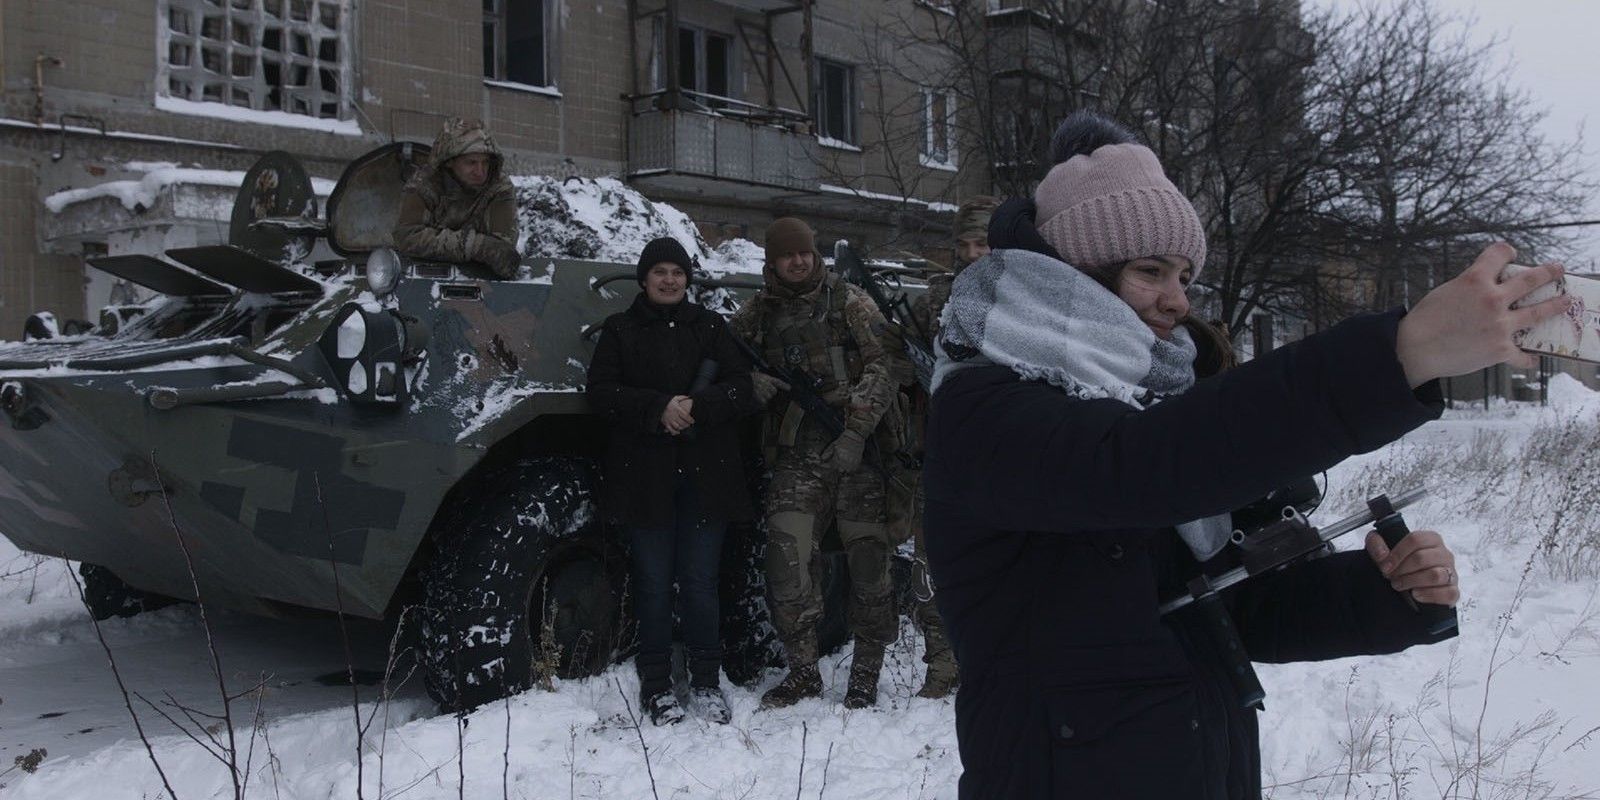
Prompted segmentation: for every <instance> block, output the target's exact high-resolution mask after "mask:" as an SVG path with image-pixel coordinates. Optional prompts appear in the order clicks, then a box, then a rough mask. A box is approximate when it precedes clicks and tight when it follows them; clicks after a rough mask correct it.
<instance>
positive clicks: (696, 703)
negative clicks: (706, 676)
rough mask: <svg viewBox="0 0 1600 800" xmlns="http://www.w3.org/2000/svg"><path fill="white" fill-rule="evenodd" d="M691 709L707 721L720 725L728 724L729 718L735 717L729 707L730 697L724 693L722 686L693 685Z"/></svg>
mask: <svg viewBox="0 0 1600 800" xmlns="http://www.w3.org/2000/svg"><path fill="white" fill-rule="evenodd" d="M689 711H690V712H691V713H693V714H694V715H695V716H697V717H699V718H701V719H703V720H705V721H706V722H715V723H716V724H718V725H726V724H728V720H731V719H733V712H732V711H730V710H729V709H728V697H727V695H724V694H723V693H722V688H721V687H720V686H691V687H690V688H689Z"/></svg>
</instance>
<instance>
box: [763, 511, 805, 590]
mask: <svg viewBox="0 0 1600 800" xmlns="http://www.w3.org/2000/svg"><path fill="white" fill-rule="evenodd" d="M815 524H816V516H815V515H814V514H803V513H800V512H798V511H779V512H777V513H776V514H773V515H772V516H771V517H769V518H768V519H767V586H768V587H769V588H771V590H772V595H773V597H774V598H775V599H777V600H780V601H785V600H794V599H797V598H799V597H802V596H804V595H805V594H806V592H807V591H808V590H809V589H810V586H811V537H812V530H813V527H814V526H815Z"/></svg>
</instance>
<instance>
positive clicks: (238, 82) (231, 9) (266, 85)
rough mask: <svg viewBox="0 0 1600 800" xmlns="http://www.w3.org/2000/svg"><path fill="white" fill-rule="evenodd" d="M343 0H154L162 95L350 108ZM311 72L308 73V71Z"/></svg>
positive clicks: (287, 107) (266, 106) (271, 107)
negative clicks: (158, 1) (160, 24)
mask: <svg viewBox="0 0 1600 800" xmlns="http://www.w3.org/2000/svg"><path fill="white" fill-rule="evenodd" d="M350 5H351V0H226V2H223V1H222V0H161V5H160V7H159V8H160V12H159V16H158V18H160V19H163V20H165V21H166V25H164V26H163V28H162V31H161V34H162V35H161V40H160V46H159V48H158V52H159V53H161V54H162V55H163V56H164V58H163V60H162V62H161V70H162V72H163V73H164V74H163V75H162V76H161V77H160V78H159V79H158V80H157V81H156V86H157V87H159V88H158V91H160V92H161V94H163V95H165V96H168V97H176V98H179V99H183V100H199V101H205V102H213V103H224V104H227V105H230V106H237V107H239V108H248V109H254V110H256V111H286V112H289V113H291V114H302V115H305V116H309V117H318V118H322V119H346V118H348V117H349V115H350V114H351V103H352V98H351V91H350V76H351V74H352V67H351V61H352V58H353V54H352V53H351V51H350V50H351V46H350V43H351V41H352V40H351V35H350V34H351V27H352V21H351V19H350ZM312 75H316V76H317V78H318V79H317V80H315V81H312V80H311V79H310V76H312Z"/></svg>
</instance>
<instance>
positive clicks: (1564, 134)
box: [1311, 0, 1600, 272]
mask: <svg viewBox="0 0 1600 800" xmlns="http://www.w3.org/2000/svg"><path fill="white" fill-rule="evenodd" d="M1311 2H1313V3H1320V4H1324V5H1326V4H1332V5H1333V6H1334V7H1337V8H1341V9H1351V8H1355V7H1357V6H1358V5H1359V4H1360V3H1359V2H1358V0H1311ZM1434 2H1435V3H1437V4H1438V6H1439V8H1441V9H1443V10H1446V11H1448V12H1450V13H1452V14H1456V15H1460V16H1465V17H1475V18H1476V22H1475V23H1473V27H1472V29H1471V30H1472V34H1473V35H1474V36H1475V37H1477V38H1478V39H1479V40H1480V41H1487V40H1489V39H1490V38H1492V37H1495V36H1499V37H1500V38H1501V39H1502V40H1503V43H1502V45H1501V48H1500V52H1501V53H1502V54H1503V55H1505V56H1508V57H1509V58H1510V59H1511V61H1512V72H1511V75H1512V80H1514V81H1515V82H1516V83H1517V84H1519V85H1520V86H1522V87H1523V88H1525V89H1527V90H1528V91H1529V92H1530V93H1532V94H1533V96H1534V100H1535V102H1536V103H1537V104H1538V105H1540V106H1543V107H1545V108H1548V109H1549V111H1550V115H1549V117H1548V118H1547V119H1546V120H1545V125H1544V128H1545V134H1546V136H1547V137H1548V138H1549V139H1551V140H1552V141H1557V140H1559V141H1569V140H1571V139H1573V138H1574V137H1576V136H1577V135H1578V130H1579V128H1580V126H1582V128H1583V130H1584V147H1585V149H1586V151H1587V153H1586V158H1585V163H1586V165H1587V167H1588V170H1589V173H1590V176H1591V177H1596V178H1600V61H1597V60H1596V59H1595V57H1594V55H1593V54H1594V51H1595V49H1596V37H1597V35H1600V0H1434ZM1584 218H1585V219H1600V196H1596V197H1594V198H1591V200H1590V202H1589V209H1588V213H1586V214H1585V216H1584ZM1579 230H1581V231H1585V232H1586V233H1585V234H1584V235H1583V239H1582V241H1581V243H1580V244H1579V246H1578V249H1577V251H1576V252H1575V253H1574V255H1573V256H1572V257H1570V258H1568V259H1567V262H1568V263H1567V266H1568V268H1569V269H1572V270H1575V271H1584V272H1592V271H1600V226H1596V227H1590V228H1582V229H1579Z"/></svg>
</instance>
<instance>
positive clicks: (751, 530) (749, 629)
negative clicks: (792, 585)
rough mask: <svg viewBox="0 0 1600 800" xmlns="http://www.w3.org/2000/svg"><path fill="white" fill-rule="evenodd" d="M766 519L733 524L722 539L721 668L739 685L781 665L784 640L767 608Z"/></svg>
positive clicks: (719, 592) (748, 682) (745, 683)
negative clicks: (751, 522)
mask: <svg viewBox="0 0 1600 800" xmlns="http://www.w3.org/2000/svg"><path fill="white" fill-rule="evenodd" d="M766 542H767V534H766V525H765V523H764V522H758V523H756V524H752V525H735V526H731V527H729V528H728V535H727V537H726V538H724V539H723V542H722V568H721V576H720V585H719V586H718V589H717V595H718V599H719V601H720V605H721V606H722V625H721V628H722V670H723V672H726V673H728V680H730V681H733V682H734V683H736V684H738V685H740V686H750V685H753V684H755V683H756V682H758V681H760V680H761V678H762V673H763V672H764V671H765V670H767V669H769V668H772V667H781V666H783V646H782V645H781V644H779V641H778V632H777V630H776V629H774V628H773V627H772V615H771V614H770V613H769V612H768V610H767V573H766V550H767V547H766Z"/></svg>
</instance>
